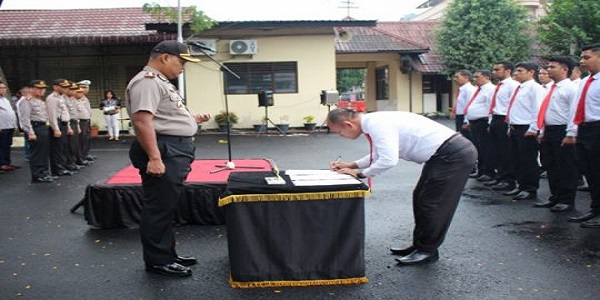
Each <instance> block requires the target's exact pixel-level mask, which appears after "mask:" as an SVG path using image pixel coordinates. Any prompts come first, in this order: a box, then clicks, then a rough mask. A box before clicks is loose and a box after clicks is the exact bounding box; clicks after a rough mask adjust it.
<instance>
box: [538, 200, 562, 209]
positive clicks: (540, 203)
mask: <svg viewBox="0 0 600 300" xmlns="http://www.w3.org/2000/svg"><path fill="white" fill-rule="evenodd" d="M554 205H556V203H554V202H552V201H548V200H540V201H536V202H533V207H545V208H548V207H553V206H554Z"/></svg>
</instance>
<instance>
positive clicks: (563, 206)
mask: <svg viewBox="0 0 600 300" xmlns="http://www.w3.org/2000/svg"><path fill="white" fill-rule="evenodd" d="M571 210H573V205H569V204H566V203H556V205H554V206H552V207H550V211H551V212H563V211H571Z"/></svg>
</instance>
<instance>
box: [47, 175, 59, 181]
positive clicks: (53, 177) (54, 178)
mask: <svg viewBox="0 0 600 300" xmlns="http://www.w3.org/2000/svg"><path fill="white" fill-rule="evenodd" d="M46 178H50V179H52V180H56V179H58V176H53V175H46Z"/></svg>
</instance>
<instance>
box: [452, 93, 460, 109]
mask: <svg viewBox="0 0 600 300" xmlns="http://www.w3.org/2000/svg"><path fill="white" fill-rule="evenodd" d="M458 95H460V88H458V89H456V103H455V105H454V106H452V113H453V114H455V115H456V106H457V105H458Z"/></svg>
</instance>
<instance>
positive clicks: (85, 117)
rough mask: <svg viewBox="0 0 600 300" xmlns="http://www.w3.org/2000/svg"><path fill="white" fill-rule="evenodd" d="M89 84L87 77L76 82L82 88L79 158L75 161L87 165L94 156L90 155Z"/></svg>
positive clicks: (90, 110) (90, 112)
mask: <svg viewBox="0 0 600 300" xmlns="http://www.w3.org/2000/svg"><path fill="white" fill-rule="evenodd" d="M91 84H92V82H91V81H89V80H87V79H86V80H82V81H79V82H77V85H79V88H81V90H82V92H81V93H82V96H81V99H79V101H80V103H79V104H80V106H81V110H80V111H79V113H80V115H79V128H80V129H81V133H80V134H79V154H80V158H79V160H78V162H77V163H78V164H82V165H89V164H91V163H93V162H94V159H95V157H94V156H91V155H90V131H91V126H90V125H91V124H90V119H91V118H92V106H91V105H90V99H88V97H87V96H86V95H87V93H89V92H90V85H91Z"/></svg>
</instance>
